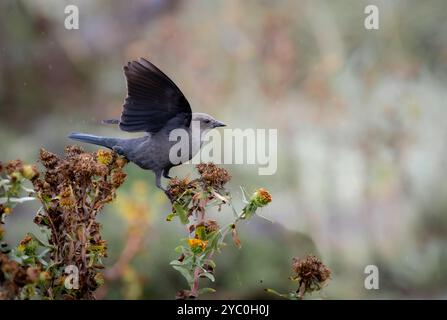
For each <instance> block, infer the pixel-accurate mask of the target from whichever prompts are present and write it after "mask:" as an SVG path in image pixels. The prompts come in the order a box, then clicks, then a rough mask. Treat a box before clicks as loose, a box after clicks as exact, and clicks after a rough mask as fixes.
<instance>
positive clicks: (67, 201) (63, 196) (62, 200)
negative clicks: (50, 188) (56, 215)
mask: <svg viewBox="0 0 447 320" xmlns="http://www.w3.org/2000/svg"><path fill="white" fill-rule="evenodd" d="M59 205H60V206H61V207H62V208H63V209H67V210H68V209H73V208H75V207H76V198H75V197H74V194H73V189H72V188H71V187H65V188H64V189H63V190H62V191H61V193H60V194H59Z"/></svg>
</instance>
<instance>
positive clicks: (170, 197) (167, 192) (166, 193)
mask: <svg viewBox="0 0 447 320" xmlns="http://www.w3.org/2000/svg"><path fill="white" fill-rule="evenodd" d="M164 192H165V195H166V196H167V197H168V199H169V201H170V202H171V203H174V201H175V198H174V196H173V195H172V194H171V193H170V192H169V190H164Z"/></svg>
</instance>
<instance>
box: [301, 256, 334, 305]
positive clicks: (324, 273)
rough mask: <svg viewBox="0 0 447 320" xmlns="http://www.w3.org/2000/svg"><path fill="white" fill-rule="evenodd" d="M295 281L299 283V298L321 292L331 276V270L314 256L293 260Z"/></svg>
mask: <svg viewBox="0 0 447 320" xmlns="http://www.w3.org/2000/svg"><path fill="white" fill-rule="evenodd" d="M292 268H293V271H294V273H295V275H294V276H293V277H292V279H293V280H296V281H298V290H297V291H296V292H297V293H298V296H299V298H303V297H304V295H305V294H306V293H310V292H313V291H318V290H320V289H321V288H322V287H323V285H324V284H325V283H326V281H327V280H328V279H329V278H330V276H331V270H330V269H329V268H328V267H327V266H326V265H324V264H323V262H321V260H320V259H318V258H317V257H315V256H314V255H307V256H306V257H305V258H304V259H300V258H297V257H295V258H293V266H292Z"/></svg>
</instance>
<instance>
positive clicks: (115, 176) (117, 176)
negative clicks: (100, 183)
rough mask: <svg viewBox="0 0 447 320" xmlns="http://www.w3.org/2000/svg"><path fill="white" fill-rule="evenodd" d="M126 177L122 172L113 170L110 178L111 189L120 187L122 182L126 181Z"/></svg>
mask: <svg viewBox="0 0 447 320" xmlns="http://www.w3.org/2000/svg"><path fill="white" fill-rule="evenodd" d="M126 177H127V174H125V173H124V172H123V171H121V169H117V170H114V171H113V172H112V177H111V181H112V185H113V187H114V188H118V187H120V186H121V185H122V184H123V183H124V180H125V179H126Z"/></svg>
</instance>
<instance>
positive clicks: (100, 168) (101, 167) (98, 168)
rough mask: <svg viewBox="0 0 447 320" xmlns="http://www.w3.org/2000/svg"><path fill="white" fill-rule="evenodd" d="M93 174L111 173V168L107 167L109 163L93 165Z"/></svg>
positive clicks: (101, 175)
mask: <svg viewBox="0 0 447 320" xmlns="http://www.w3.org/2000/svg"><path fill="white" fill-rule="evenodd" d="M92 171H93V174H94V175H97V176H100V177H103V176H105V175H107V174H108V173H109V168H108V167H107V165H105V164H100V163H98V164H96V165H95V166H93V170H92Z"/></svg>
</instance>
